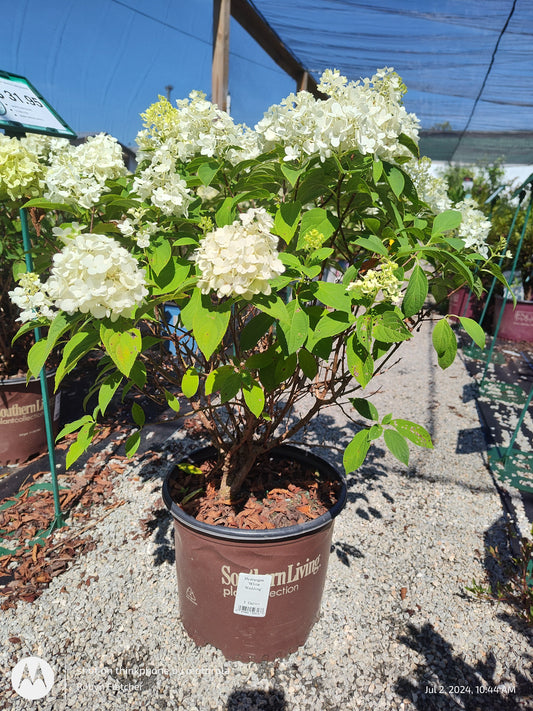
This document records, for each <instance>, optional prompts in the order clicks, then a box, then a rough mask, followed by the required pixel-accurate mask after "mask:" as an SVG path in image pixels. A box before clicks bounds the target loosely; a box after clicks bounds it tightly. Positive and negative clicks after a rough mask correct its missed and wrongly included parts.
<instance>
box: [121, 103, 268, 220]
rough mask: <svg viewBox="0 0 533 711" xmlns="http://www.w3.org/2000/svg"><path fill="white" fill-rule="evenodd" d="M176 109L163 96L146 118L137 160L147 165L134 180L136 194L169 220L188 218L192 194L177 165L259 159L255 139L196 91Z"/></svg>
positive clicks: (251, 132)
mask: <svg viewBox="0 0 533 711" xmlns="http://www.w3.org/2000/svg"><path fill="white" fill-rule="evenodd" d="M176 103H177V108H175V107H173V106H172V104H171V103H170V102H169V101H168V100H167V99H164V98H163V97H160V99H159V101H158V102H157V103H155V104H153V105H152V106H150V108H149V109H148V110H147V111H146V112H145V113H144V114H143V115H142V117H143V120H144V125H145V126H146V128H145V129H144V130H143V131H140V132H139V134H138V135H137V139H136V140H137V144H138V145H139V153H138V156H137V157H138V160H139V163H141V164H142V162H143V161H145V160H147V161H149V162H148V164H147V166H146V167H145V168H144V169H142V170H141V171H140V174H139V175H137V176H136V177H135V180H134V183H133V189H134V191H135V192H136V193H137V194H138V195H139V197H141V198H142V199H143V200H149V201H150V202H151V204H152V205H154V206H155V207H158V208H159V209H160V210H161V211H162V212H163V214H165V215H175V216H177V217H181V216H185V217H186V216H187V211H188V207H189V204H190V203H191V202H192V200H193V199H194V197H195V196H194V195H193V194H192V193H191V191H190V190H189V189H188V188H187V185H186V183H185V181H184V180H183V179H182V178H181V177H180V175H179V172H178V171H179V164H180V163H185V162H186V161H189V160H191V159H192V158H194V157H195V156H197V155H205V156H210V157H217V158H219V157H225V158H227V159H228V160H230V162H232V163H233V164H236V163H237V162H239V161H240V160H244V159H245V158H250V157H253V156H256V155H258V153H259V151H258V147H257V137H256V135H255V133H254V132H253V131H251V130H250V129H248V128H247V127H246V126H244V125H240V124H235V123H234V122H233V120H232V118H231V117H230V116H229V115H228V114H227V113H226V112H224V111H220V109H218V108H217V106H215V105H214V104H212V103H211V102H209V101H207V100H206V98H205V94H203V93H202V92H199V91H193V92H191V94H190V95H189V98H188V99H183V100H180V101H178V102H176Z"/></svg>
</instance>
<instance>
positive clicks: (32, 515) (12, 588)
mask: <svg viewBox="0 0 533 711" xmlns="http://www.w3.org/2000/svg"><path fill="white" fill-rule="evenodd" d="M126 459H127V458H126V457H119V456H117V455H116V454H110V453H109V452H107V453H106V451H101V452H97V453H96V454H94V455H92V456H91V457H90V458H89V459H88V461H87V463H86V465H85V466H84V467H83V470H82V471H81V472H80V473H73V474H63V475H61V476H60V477H59V487H60V490H59V499H60V504H61V511H62V513H63V516H64V517H65V518H67V517H68V523H69V527H70V528H71V529H72V532H71V533H70V535H69V534H68V531H69V529H68V528H60V529H56V530H55V531H53V532H52V533H50V534H49V535H48V536H42V538H41V535H42V533H43V532H44V531H47V530H48V529H49V528H50V526H51V525H52V523H53V521H54V519H55V510H54V500H53V493H52V491H50V490H46V489H42V488H35V485H32V486H33V487H34V488H33V489H32V486H28V487H26V488H25V489H24V490H23V491H22V493H20V492H19V495H17V496H14V497H12V498H11V499H6V500H4V501H3V502H2V504H5V503H7V502H11V501H13V505H11V506H9V507H7V508H3V509H2V510H1V511H0V545H1V546H2V547H3V548H5V549H8V550H11V551H13V552H12V553H10V554H5V555H0V596H1V597H0V600H2V602H1V604H0V609H2V610H7V609H9V608H11V607H16V604H17V602H19V601H20V600H23V601H25V602H33V601H34V600H35V599H36V598H37V597H39V595H41V594H42V592H43V590H44V589H45V588H46V587H47V586H48V584H49V583H50V581H51V580H52V578H54V577H56V576H57V575H59V574H61V573H62V572H63V571H65V570H66V569H67V568H68V567H69V565H70V564H71V563H72V561H74V560H75V559H76V558H78V557H79V556H80V555H82V554H83V553H85V552H87V551H89V550H91V549H93V548H94V547H95V543H94V541H93V540H92V539H91V537H90V536H88V535H85V534H86V532H87V531H88V530H89V529H90V528H92V527H93V526H94V525H96V523H98V521H100V520H101V519H102V518H104V517H105V516H106V515H107V513H108V512H110V511H111V510H112V509H114V508H117V506H120V505H122V504H123V503H124V502H121V501H117V500H116V499H115V497H114V496H113V478H114V477H116V476H118V475H120V474H121V473H122V472H123V471H124V469H125V464H123V463H122V460H126ZM95 506H99V507H103V514H102V508H100V509H99V515H98V517H96V516H95V514H94V511H93V509H94V507H95ZM79 524H81V526H80V525H79ZM35 539H37V540H35Z"/></svg>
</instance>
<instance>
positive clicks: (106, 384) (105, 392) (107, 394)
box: [98, 370, 122, 415]
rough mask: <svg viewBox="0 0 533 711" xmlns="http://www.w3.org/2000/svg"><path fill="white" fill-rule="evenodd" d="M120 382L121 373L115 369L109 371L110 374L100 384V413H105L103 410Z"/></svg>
mask: <svg viewBox="0 0 533 711" xmlns="http://www.w3.org/2000/svg"><path fill="white" fill-rule="evenodd" d="M121 382H122V375H121V374H120V373H119V371H118V370H115V371H114V372H113V373H111V375H108V376H107V378H106V379H105V380H104V381H103V383H102V384H101V385H100V388H99V390H98V407H99V408H100V412H101V413H102V415H105V411H106V409H107V407H108V405H109V403H110V402H111V400H112V399H113V395H114V394H115V393H116V391H117V390H118V388H119V386H120V383H121Z"/></svg>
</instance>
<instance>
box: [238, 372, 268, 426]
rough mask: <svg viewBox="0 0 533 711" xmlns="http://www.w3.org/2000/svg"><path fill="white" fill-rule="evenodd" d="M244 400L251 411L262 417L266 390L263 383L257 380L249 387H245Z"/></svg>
mask: <svg viewBox="0 0 533 711" xmlns="http://www.w3.org/2000/svg"><path fill="white" fill-rule="evenodd" d="M242 393H243V395H244V402H245V403H246V405H247V407H248V409H249V410H250V412H252V413H253V414H254V415H255V416H256V417H261V413H262V412H263V409H264V407H265V392H264V390H263V388H262V387H261V385H259V383H258V382H257V381H255V380H252V382H251V384H250V386H249V387H247V388H243V390H242Z"/></svg>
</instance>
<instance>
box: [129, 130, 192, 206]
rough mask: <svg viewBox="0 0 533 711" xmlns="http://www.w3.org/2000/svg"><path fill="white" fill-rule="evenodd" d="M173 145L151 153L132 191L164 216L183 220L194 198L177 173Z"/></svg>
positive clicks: (169, 142) (166, 145) (135, 180)
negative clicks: (148, 162)
mask: <svg viewBox="0 0 533 711" xmlns="http://www.w3.org/2000/svg"><path fill="white" fill-rule="evenodd" d="M171 144H172V141H170V140H169V141H166V142H165V143H164V144H163V145H161V146H159V148H157V150H155V151H154V152H153V155H152V159H151V162H150V164H149V165H148V166H147V167H146V168H145V169H144V170H142V171H141V172H140V174H139V175H136V176H135V179H134V181H133V190H134V192H136V193H137V195H139V197H140V198H141V199H142V200H149V201H150V202H151V203H152V205H154V207H158V208H159V209H160V210H161V212H162V213H163V214H164V215H168V216H170V215H175V216H176V217H182V216H184V217H186V216H187V213H188V208H189V204H190V203H191V202H192V200H193V199H194V195H193V194H192V193H191V191H190V190H189V189H188V187H187V183H186V182H185V181H184V180H183V179H182V178H180V176H179V174H178V173H177V172H176V159H175V157H174V155H173V146H172V145H171Z"/></svg>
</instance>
